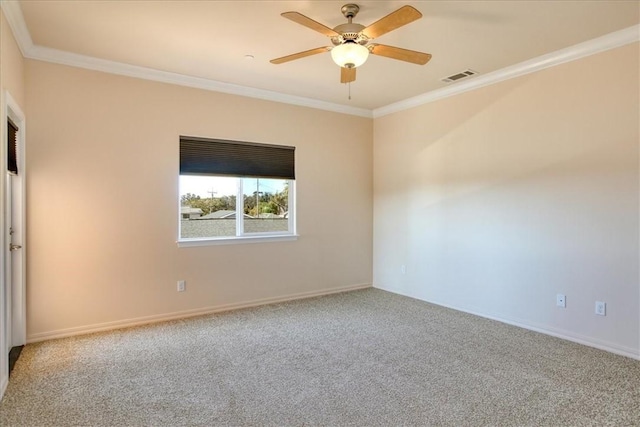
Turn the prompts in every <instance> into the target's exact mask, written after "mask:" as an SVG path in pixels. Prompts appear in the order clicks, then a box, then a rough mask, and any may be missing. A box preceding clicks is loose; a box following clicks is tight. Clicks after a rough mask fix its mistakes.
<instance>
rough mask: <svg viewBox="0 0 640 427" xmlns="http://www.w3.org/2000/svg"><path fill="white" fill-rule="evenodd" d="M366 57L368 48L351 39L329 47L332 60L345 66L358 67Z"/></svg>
mask: <svg viewBox="0 0 640 427" xmlns="http://www.w3.org/2000/svg"><path fill="white" fill-rule="evenodd" d="M368 57H369V49H367V48H366V47H364V46H362V45H361V44H358V43H355V42H352V41H347V42H344V43H342V44H341V45H338V46H336V47H334V48H333V49H331V58H332V59H333V62H335V63H336V64H338V65H339V66H341V67H345V68H355V67H359V66H361V65H362V64H364V62H365V61H366V60H367V58H368Z"/></svg>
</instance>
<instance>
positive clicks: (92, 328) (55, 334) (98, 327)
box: [27, 284, 371, 344]
mask: <svg viewBox="0 0 640 427" xmlns="http://www.w3.org/2000/svg"><path fill="white" fill-rule="evenodd" d="M370 287H371V285H370V284H360V285H349V286H341V287H338V288H331V289H323V290H319V291H310V292H301V293H297V294H291V295H286V296H282V297H273V298H263V299H259V300H253V301H247V302H243V303H235V304H225V305H219V306H213V307H204V308H198V309H193V310H184V311H177V312H173V313H167V314H159V315H155V316H145V317H137V318H134V319H127V320H118V321H115V322H105V323H97V324H93V325H86V326H79V327H76V328H68V329H58V330H55V331H49V332H41V333H37V334H33V335H30V336H29V337H28V338H27V343H29V344H31V343H34V342H39V341H45V340H51V339H55V338H64V337H70V336H75V335H85V334H90V333H94V332H102V331H110V330H113V329H121V328H129V327H132V326H140V325H146V324H149V323H158V322H166V321H169V320H176V319H185V318H188V317H195V316H204V315H208V314H214V313H221V312H225V311H231V310H238V309H242V308H250V307H257V306H261V305H267V304H276V303H281V302H287V301H295V300H299V299H305V298H314V297H319V296H324V295H331V294H338V293H342V292H351V291H357V290H360V289H367V288H370Z"/></svg>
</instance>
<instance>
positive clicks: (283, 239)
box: [176, 234, 300, 248]
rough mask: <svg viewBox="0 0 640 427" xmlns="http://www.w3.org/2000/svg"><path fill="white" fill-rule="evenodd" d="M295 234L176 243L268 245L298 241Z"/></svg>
mask: <svg viewBox="0 0 640 427" xmlns="http://www.w3.org/2000/svg"><path fill="white" fill-rule="evenodd" d="M298 237H300V236H298V235H297V234H263V235H259V236H256V235H250V236H230V237H219V238H216V239H211V238H208V239H183V240H178V241H177V242H176V243H177V244H178V247H179V248H191V247H197V246H216V245H238V244H242V243H269V242H286V241H292V240H298Z"/></svg>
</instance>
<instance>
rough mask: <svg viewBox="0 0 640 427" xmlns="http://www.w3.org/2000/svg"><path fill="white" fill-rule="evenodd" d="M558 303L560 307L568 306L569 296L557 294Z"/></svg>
mask: <svg viewBox="0 0 640 427" xmlns="http://www.w3.org/2000/svg"><path fill="white" fill-rule="evenodd" d="M556 305H557V306H558V307H562V308H566V307H567V297H566V296H564V295H563V294H558V295H556Z"/></svg>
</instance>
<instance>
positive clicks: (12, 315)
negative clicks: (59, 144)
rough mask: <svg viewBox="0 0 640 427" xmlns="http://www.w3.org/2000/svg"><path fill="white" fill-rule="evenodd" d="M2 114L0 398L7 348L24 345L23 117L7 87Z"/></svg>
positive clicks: (6, 366)
mask: <svg viewBox="0 0 640 427" xmlns="http://www.w3.org/2000/svg"><path fill="white" fill-rule="evenodd" d="M2 95H3V96H2V98H3V100H2V102H3V107H4V108H3V109H2V111H3V114H2V117H0V119H1V120H2V122H1V124H0V132H1V133H2V135H1V138H0V141H2V142H1V145H2V147H1V149H0V155H1V156H2V161H0V165H1V166H0V175H1V176H0V206H1V211H2V212H3V214H4V215H2V219H1V220H0V230H1V232H0V234H1V236H0V259H1V260H2V261H1V262H2V274H0V293H1V295H2V296H3V298H2V300H3V301H4V304H0V319H1V320H2V326H3V327H0V398H1V397H2V395H3V394H4V390H5V388H6V386H7V382H8V377H9V350H10V349H11V348H12V347H14V346H17V345H24V344H26V341H27V327H26V239H25V237H26V209H25V206H26V197H25V189H26V185H25V164H26V161H25V160H26V149H25V148H26V147H25V146H26V144H25V141H26V137H25V136H26V119H25V115H24V113H23V112H22V109H21V108H20V106H19V105H18V103H17V102H16V101H15V100H14V99H13V97H12V96H11V94H10V93H9V92H8V91H4V93H2ZM7 119H11V121H12V122H13V123H14V124H15V125H16V126H18V135H17V152H18V171H19V174H18V175H16V176H13V177H12V179H11V181H12V183H13V184H12V193H13V199H12V204H15V205H16V209H14V210H13V211H14V212H15V213H16V214H15V215H13V222H14V223H16V225H17V227H16V233H14V236H15V239H14V241H15V242H19V244H20V245H21V246H22V249H21V250H20V251H18V253H16V255H15V257H17V258H16V259H12V258H13V257H14V256H12V255H11V253H10V251H9V250H8V247H9V230H8V224H7V221H6V218H7V213H8V212H7V209H9V206H8V205H7V183H8V180H7ZM11 265H13V270H14V273H16V275H15V276H14V277H17V280H15V281H13V280H12V278H11V277H9V272H10V271H11V268H8V267H10V266H11Z"/></svg>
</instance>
